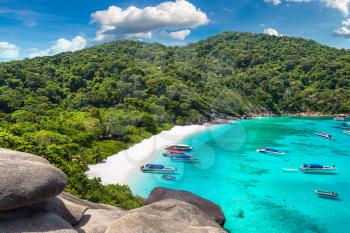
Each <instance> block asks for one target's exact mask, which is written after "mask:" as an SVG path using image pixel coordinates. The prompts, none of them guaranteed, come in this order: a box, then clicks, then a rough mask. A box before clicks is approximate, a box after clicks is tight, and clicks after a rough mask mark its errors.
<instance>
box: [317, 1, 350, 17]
mask: <svg viewBox="0 0 350 233" xmlns="http://www.w3.org/2000/svg"><path fill="white" fill-rule="evenodd" d="M322 2H324V3H326V6H327V7H331V8H334V9H338V10H340V11H341V12H343V14H344V15H348V14H349V4H350V0H322Z"/></svg>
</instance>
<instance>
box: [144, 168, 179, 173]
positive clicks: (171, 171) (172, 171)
mask: <svg viewBox="0 0 350 233" xmlns="http://www.w3.org/2000/svg"><path fill="white" fill-rule="evenodd" d="M141 171H143V172H145V173H157V174H167V173H175V172H176V169H175V170H168V169H164V170H163V169H141Z"/></svg>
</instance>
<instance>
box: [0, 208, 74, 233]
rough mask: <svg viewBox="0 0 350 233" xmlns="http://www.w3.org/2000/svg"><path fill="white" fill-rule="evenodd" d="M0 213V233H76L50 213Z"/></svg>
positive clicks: (67, 224)
mask: <svg viewBox="0 0 350 233" xmlns="http://www.w3.org/2000/svg"><path fill="white" fill-rule="evenodd" d="M12 212H13V213H7V214H3V213H0V215H1V216H0V232H1V233H20V232H32V233H34V232H46V233H76V231H75V230H74V229H73V227H72V226H71V225H70V224H69V223H68V222H66V221H65V220H63V219H62V218H61V217H59V216H58V215H56V214H54V213H50V212H37V213H33V212H27V211H12Z"/></svg>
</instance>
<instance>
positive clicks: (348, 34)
mask: <svg viewBox="0 0 350 233" xmlns="http://www.w3.org/2000/svg"><path fill="white" fill-rule="evenodd" d="M342 25H343V26H342V27H340V28H338V29H337V30H336V31H335V32H334V35H335V36H339V37H344V38H348V39H350V18H349V19H347V20H343V22H342Z"/></svg>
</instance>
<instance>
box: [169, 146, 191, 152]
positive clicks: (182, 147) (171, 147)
mask: <svg viewBox="0 0 350 233" xmlns="http://www.w3.org/2000/svg"><path fill="white" fill-rule="evenodd" d="M166 149H167V150H180V151H190V150H192V149H193V148H192V147H191V146H189V145H186V144H175V145H170V146H168V147H167V148H166Z"/></svg>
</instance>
